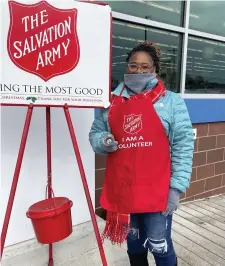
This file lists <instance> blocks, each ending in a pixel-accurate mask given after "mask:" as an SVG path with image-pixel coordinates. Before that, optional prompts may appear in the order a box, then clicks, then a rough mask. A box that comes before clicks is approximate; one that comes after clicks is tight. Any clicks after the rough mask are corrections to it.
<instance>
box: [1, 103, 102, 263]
mask: <svg viewBox="0 0 225 266" xmlns="http://www.w3.org/2000/svg"><path fill="white" fill-rule="evenodd" d="M33 108H34V105H33V104H30V105H29V106H28V109H27V114H26V119H25V124H24V128H23V134H22V138H21V143H20V148H19V153H18V157H17V162H16V167H15V171H14V176H13V181H12V185H11V190H10V195H9V199H8V204H7V208H6V213H5V218H4V223H3V227H2V232H1V258H2V254H3V250H4V245H5V239H6V235H7V230H8V225H9V221H10V216H11V212H12V207H13V203H14V198H15V194H16V188H17V184H18V180H19V174H20V169H21V165H22V161H23V155H24V150H25V146H26V142H27V136H28V133H29V128H30V122H31V118H32V113H33ZM63 108H64V113H65V117H66V121H67V125H68V129H69V132H70V136H71V140H72V144H73V148H74V152H75V155H76V158H77V163H78V167H79V171H80V175H81V179H82V183H83V187H84V191H85V196H86V199H87V203H88V207H89V211H90V215H91V220H92V223H93V227H94V231H95V235H96V239H97V243H98V248H99V252H100V256H101V260H102V265H103V266H107V261H106V257H105V252H104V248H103V244H102V240H101V236H100V233H99V229H98V225H97V221H96V217H95V212H94V208H93V205H92V201H91V196H90V192H89V188H88V184H87V179H86V175H85V171H84V167H83V163H82V159H81V155H80V151H79V147H78V144H77V140H76V135H75V131H74V128H73V123H72V120H71V116H70V111H69V108H68V106H67V105H64V107H63ZM46 140H47V170H48V197H49V198H51V197H52V191H51V184H52V164H51V112H50V107H46ZM52 251H53V249H52V244H49V262H48V265H49V266H53V265H54V262H53V252H52Z"/></svg>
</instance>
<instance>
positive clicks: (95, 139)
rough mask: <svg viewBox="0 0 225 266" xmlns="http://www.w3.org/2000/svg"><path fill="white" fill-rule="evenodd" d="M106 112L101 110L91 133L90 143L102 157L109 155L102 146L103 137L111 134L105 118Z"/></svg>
mask: <svg viewBox="0 0 225 266" xmlns="http://www.w3.org/2000/svg"><path fill="white" fill-rule="evenodd" d="M103 112H104V110H100V111H99V114H98V116H97V117H96V118H95V120H94V122H93V124H92V127H91V130H90V132H89V141H90V144H91V146H92V149H93V151H94V152H96V153H98V154H102V155H106V154H108V153H107V152H105V151H104V149H103V146H102V142H101V140H102V137H103V136H104V135H105V134H106V133H109V129H108V126H107V122H106V121H104V118H103Z"/></svg>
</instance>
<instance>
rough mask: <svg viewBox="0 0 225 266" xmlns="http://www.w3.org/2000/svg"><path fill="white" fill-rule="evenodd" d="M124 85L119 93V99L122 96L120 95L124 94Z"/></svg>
mask: <svg viewBox="0 0 225 266" xmlns="http://www.w3.org/2000/svg"><path fill="white" fill-rule="evenodd" d="M125 87H126V86H125V85H123V88H122V90H121V92H120V97H121V96H122V94H123V92H124V90H125Z"/></svg>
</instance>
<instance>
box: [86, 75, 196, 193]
mask: <svg viewBox="0 0 225 266" xmlns="http://www.w3.org/2000/svg"><path fill="white" fill-rule="evenodd" d="M157 82H158V80H157V79H154V80H152V81H150V82H149V84H148V86H147V88H146V90H151V89H152V88H153V87H154V86H155V85H156V84H157ZM122 87H123V83H121V84H120V85H119V86H118V87H117V88H116V89H115V90H114V92H113V94H115V95H120V92H121V90H122ZM122 96H123V97H127V98H129V97H130V96H129V94H128V91H127V90H126V89H125V90H124V91H123V94H122ZM154 107H155V110H156V112H157V114H158V116H159V118H160V119H161V121H162V124H163V126H164V128H165V131H166V134H167V136H168V139H169V143H170V151H171V152H170V153H171V163H172V173H171V181H170V186H171V187H172V188H175V189H177V190H179V191H180V192H185V191H186V189H187V188H188V187H189V184H190V177H191V172H192V160H193V151H194V137H193V129H192V123H191V120H190V117H189V114H188V111H187V108H186V105H185V103H184V100H183V99H182V98H181V97H180V95H179V94H176V93H173V92H171V91H166V94H165V96H163V97H161V98H160V99H159V100H158V101H157V102H156V103H155V104H154ZM108 132H110V127H109V123H108V109H101V110H100V113H99V115H98V116H97V117H96V119H95V120H94V122H93V125H92V127H91V131H90V133H89V140H90V143H91V146H92V148H93V150H94V152H96V153H98V154H107V153H106V152H105V151H104V149H103V146H102V142H101V139H102V136H103V135H104V134H106V133H108Z"/></svg>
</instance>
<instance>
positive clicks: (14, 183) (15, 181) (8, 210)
mask: <svg viewBox="0 0 225 266" xmlns="http://www.w3.org/2000/svg"><path fill="white" fill-rule="evenodd" d="M32 113H33V104H30V105H29V106H28V109H27V115H26V120H25V124H24V128H23V134H22V138H21V142H20V148H19V153H18V157H17V161H16V167H15V171H14V176H13V180H12V185H11V190H10V194H9V199H8V204H7V208H6V213H5V219H4V223H3V227H2V232H1V258H2V254H3V250H4V246H5V239H6V235H7V231H8V226H9V220H10V217H11V213H12V207H13V203H14V199H15V194H16V188H17V184H18V180H19V175H20V169H21V165H22V161H23V155H24V150H25V147H26V142H27V136H28V133H29V128H30V121H31V117H32Z"/></svg>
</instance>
